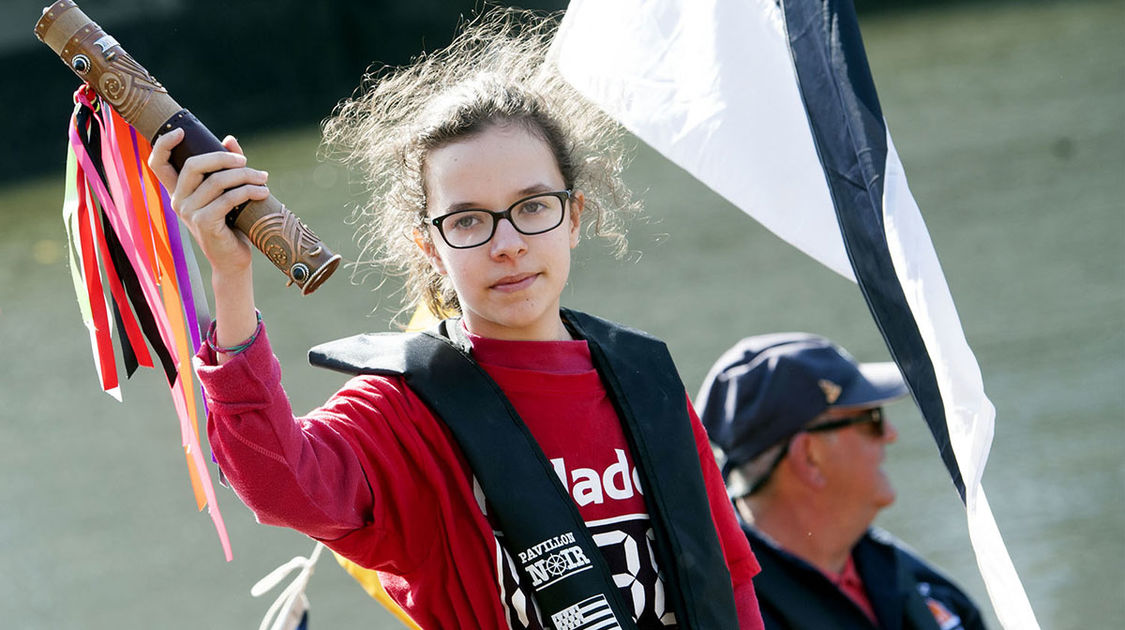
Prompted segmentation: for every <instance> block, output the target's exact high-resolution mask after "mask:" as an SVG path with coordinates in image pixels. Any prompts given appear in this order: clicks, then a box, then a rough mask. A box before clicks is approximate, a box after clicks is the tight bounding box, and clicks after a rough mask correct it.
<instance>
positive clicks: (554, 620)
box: [551, 595, 621, 630]
mask: <svg viewBox="0 0 1125 630" xmlns="http://www.w3.org/2000/svg"><path fill="white" fill-rule="evenodd" d="M551 624H552V625H553V626H554V627H555V630H621V626H620V625H619V624H618V623H617V618H616V617H614V616H613V610H611V609H610V607H609V602H608V601H607V600H606V598H605V595H595V596H593V597H591V598H589V599H586V600H583V601H580V602H578V603H577V604H575V605H573V606H571V607H569V608H564V609H563V610H560V611H559V612H557V613H555V614H553V615H551Z"/></svg>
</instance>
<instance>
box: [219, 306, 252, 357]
mask: <svg viewBox="0 0 1125 630" xmlns="http://www.w3.org/2000/svg"><path fill="white" fill-rule="evenodd" d="M254 312H255V313H256V314H257V315H258V326H257V327H256V328H254V334H252V335H250V338H249V339H247V340H246V341H243V342H242V343H240V344H238V345H237V346H230V347H229V348H224V347H222V346H220V345H219V344H218V343H215V322H211V329H210V330H208V331H207V339H206V341H207V347H209V348H211V351H212V352H214V353H215V354H219V353H220V352H221V353H223V354H225V355H227V356H228V357H233V356H234V355H236V354H239V353H241V352H243V351H245V350H246V349H247V348H249V347H250V346H251V345H253V344H254V341H255V340H256V339H257V338H258V333H260V332H262V312H261V311H259V310H257V309H254Z"/></svg>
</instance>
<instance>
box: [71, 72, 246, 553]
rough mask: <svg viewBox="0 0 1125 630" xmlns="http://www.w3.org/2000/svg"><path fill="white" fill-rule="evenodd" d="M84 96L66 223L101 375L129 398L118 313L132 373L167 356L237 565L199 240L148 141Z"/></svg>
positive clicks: (198, 489) (198, 496)
mask: <svg viewBox="0 0 1125 630" xmlns="http://www.w3.org/2000/svg"><path fill="white" fill-rule="evenodd" d="M74 101H75V108H74V114H73V116H72V117H71V121H70V127H69V133H68V136H69V143H68V145H69V152H68V156H67V176H66V182H67V185H66V197H65V202H64V204H63V221H64V223H65V225H66V230H67V236H68V241H69V254H70V268H71V277H72V280H73V281H74V289H75V294H76V297H77V299H78V306H79V311H80V312H81V314H82V320H83V322H84V323H85V325H86V327H87V329H89V331H90V344H91V348H92V351H93V355H94V367H95V369H96V370H97V373H98V380H99V382H100V383H101V386H102V389H103V390H105V391H106V393H108V394H110V395H112V396H113V397H114V398H117V400H119V401H120V400H121V389H120V385H119V381H118V374H117V369H118V368H117V361H116V359H115V357H114V351H113V332H112V329H111V324H110V321H111V319H112V321H113V322H114V325H115V326H116V328H117V338H118V343H119V344H120V348H121V353H122V358H123V362H124V364H125V370H126V375H127V376H132V374H133V372H134V371H135V370H136V369H137V367H139V366H144V367H153V366H154V361H153V355H154V354H155V355H156V357H157V358H158V359H159V360H160V363H161V366H162V368H163V370H164V373H165V376H166V377H167V379H168V386H169V390H170V393H171V396H172V402H173V406H174V407H175V409H176V414H177V416H178V417H179V421H180V434H181V437H182V442H183V447H184V454H185V457H186V459H187V466H188V475H189V477H190V479H191V485H192V491H193V493H194V495H195V500H196V505H197V506H198V508H199V509H200V510H202V509H203V508H205V507H207V508H209V509H208V511H209V513H210V515H211V520H212V521H213V522H214V525H215V529H216V531H217V532H218V535H219V541H220V542H221V544H222V547H223V553H224V555H225V556H226V559H227V560H228V561H229V560H230V559H231V557H232V556H231V548H230V540H229V538H228V536H227V531H226V525H225V524H224V523H223V518H222V514H221V513H220V511H219V505H218V502H217V501H216V499H215V489H214V486H213V484H212V483H211V476H210V474H209V473H208V470H207V462H206V460H205V458H204V457H203V449H202V446H201V444H200V439H199V422H198V410H197V405H196V400H197V396H198V397H199V400H202V395H201V392H200V391H199V385H198V384H197V381H196V380H195V378H194V374H193V373H192V369H191V359H192V357H193V356H194V355H195V353H196V352H197V351H198V350H199V347H200V344H201V342H202V338H203V331H204V330H205V329H206V328H207V327H208V326H209V325H210V313H209V309H208V307H207V304H206V300H205V296H204V294H203V292H202V291H201V290H200V289H199V287H200V286H201V283H200V282H199V268H198V265H197V264H196V261H195V258H194V256H193V254H192V249H191V245H190V241H188V240H186V239H184V238H183V237H182V234H181V229H182V228H181V226H180V224H179V221H178V219H177V217H176V215H175V213H174V212H173V211H172V207H171V202H170V200H169V197H168V193H167V191H166V190H164V188H163V187H162V186H161V185H160V183H159V182H158V181H157V179H156V177H155V176H154V175H153V173H152V171H151V170H150V169H149V168H148V156H149V153H150V152H151V151H152V147H151V146H150V145H149V143H148V142H147V140H145V139H144V138H143V137H142V136H139V135H138V134H137V132H136V130H135V129H133V127H132V126H130V125H129V124H128V123H126V122H125V120H124V119H122V118H121V116H120V115H119V114H117V112H115V111H114V110H113V108H111V107H110V106H109V104H108V103H106V102H104V101H102V100H100V99H99V98H98V97H97V95H96V94H94V92H93V91H92V90H90V89H89V88H88V87H87V86H85V85H83V86H81V87H80V88H78V91H77V92H75V94H74ZM107 289H108V295H107ZM145 339H147V340H148V344H149V345H150V346H151V348H152V352H151V353H150V352H149V348H148V347H147V346H146V345H145Z"/></svg>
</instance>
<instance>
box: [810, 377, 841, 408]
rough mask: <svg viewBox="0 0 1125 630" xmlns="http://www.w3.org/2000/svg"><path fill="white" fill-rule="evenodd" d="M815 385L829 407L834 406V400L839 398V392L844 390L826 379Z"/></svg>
mask: <svg viewBox="0 0 1125 630" xmlns="http://www.w3.org/2000/svg"><path fill="white" fill-rule="evenodd" d="M816 384H817V385H820V391H822V392H824V399H825V400H826V401H828V404H830V405H831V404H834V403H835V402H836V399H837V398H839V397H840V392H842V391H844V388H842V387H840V386H839V385H837V384H835V383H833V382H832V381H830V380H828V379H826V378H822V379H820V380H819V381H817V382H816Z"/></svg>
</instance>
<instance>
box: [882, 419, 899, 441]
mask: <svg viewBox="0 0 1125 630" xmlns="http://www.w3.org/2000/svg"><path fill="white" fill-rule="evenodd" d="M883 441H884V442H886V443H887V444H894V443H895V442H897V441H898V427H896V426H895V424H894V423H893V422H891V421H890V420H883Z"/></svg>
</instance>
